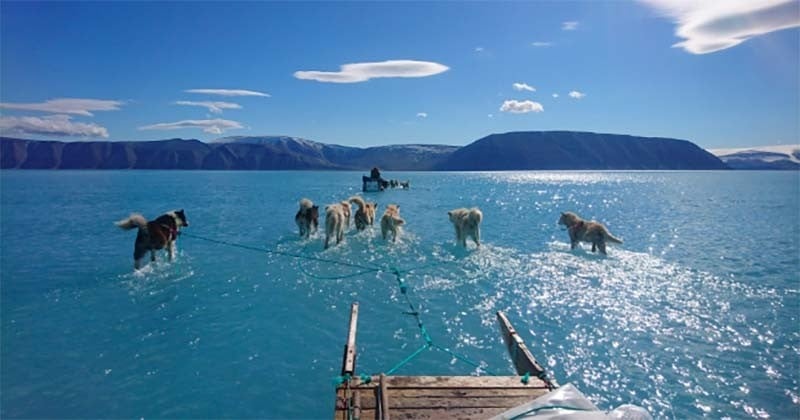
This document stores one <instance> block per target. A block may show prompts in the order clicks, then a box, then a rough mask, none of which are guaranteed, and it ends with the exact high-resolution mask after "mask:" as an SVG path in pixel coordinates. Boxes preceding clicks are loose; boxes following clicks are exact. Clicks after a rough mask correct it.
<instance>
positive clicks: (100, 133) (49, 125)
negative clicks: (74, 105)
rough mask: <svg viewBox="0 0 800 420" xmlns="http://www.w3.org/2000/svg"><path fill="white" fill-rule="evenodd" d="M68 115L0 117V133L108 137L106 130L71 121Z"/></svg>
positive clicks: (91, 124)
mask: <svg viewBox="0 0 800 420" xmlns="http://www.w3.org/2000/svg"><path fill="white" fill-rule="evenodd" d="M71 119H72V117H71V116H69V115H46V116H44V117H0V133H3V134H4V135H22V136H32V135H33V136H35V135H40V136H41V135H46V136H59V137H102V138H107V137H108V130H106V128H105V127H101V126H99V125H97V124H93V123H88V124H87V123H78V122H72V121H71Z"/></svg>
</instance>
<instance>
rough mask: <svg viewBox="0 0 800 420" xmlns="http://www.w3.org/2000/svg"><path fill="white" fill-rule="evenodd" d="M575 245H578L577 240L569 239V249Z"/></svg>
mask: <svg viewBox="0 0 800 420" xmlns="http://www.w3.org/2000/svg"><path fill="white" fill-rule="evenodd" d="M576 246H578V242H576V241H570V243H569V249H571V250H574V249H575V247H576Z"/></svg>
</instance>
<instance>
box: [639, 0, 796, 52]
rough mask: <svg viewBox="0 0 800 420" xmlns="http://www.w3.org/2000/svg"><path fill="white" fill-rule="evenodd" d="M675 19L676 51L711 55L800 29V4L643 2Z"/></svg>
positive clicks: (779, 0)
mask: <svg viewBox="0 0 800 420" xmlns="http://www.w3.org/2000/svg"><path fill="white" fill-rule="evenodd" d="M640 1H642V2H644V3H645V4H648V5H650V6H652V7H654V8H656V9H657V10H659V11H660V12H661V13H663V14H664V15H666V16H669V17H671V18H673V19H674V21H675V23H676V24H677V27H676V29H675V35H677V36H678V37H680V38H684V39H685V40H684V41H681V42H678V43H676V44H674V45H673V47H680V48H683V49H684V50H686V51H687V52H689V53H692V54H708V53H712V52H716V51H721V50H724V49H727V48H731V47H735V46H736V45H739V44H741V43H742V42H744V41H747V40H748V39H750V38H753V37H756V36H759V35H763V34H767V33H770V32H774V31H778V30H781V29H788V28H794V27H797V26H800V13H799V12H800V3H797V2H796V1H794V0H724V1H696V0H640Z"/></svg>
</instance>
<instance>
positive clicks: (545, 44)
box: [531, 41, 553, 48]
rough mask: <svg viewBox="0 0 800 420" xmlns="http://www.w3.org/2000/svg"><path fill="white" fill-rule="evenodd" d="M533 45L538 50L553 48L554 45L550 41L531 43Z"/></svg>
mask: <svg viewBox="0 0 800 420" xmlns="http://www.w3.org/2000/svg"><path fill="white" fill-rule="evenodd" d="M531 45H533V46H534V47H537V48H545V47H552V46H553V43H552V42H550V41H535V42H531Z"/></svg>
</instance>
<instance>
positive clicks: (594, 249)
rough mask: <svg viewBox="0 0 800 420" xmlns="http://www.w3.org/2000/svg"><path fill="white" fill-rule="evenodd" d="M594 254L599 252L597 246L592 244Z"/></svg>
mask: <svg viewBox="0 0 800 420" xmlns="http://www.w3.org/2000/svg"><path fill="white" fill-rule="evenodd" d="M592 252H597V244H596V243H594V242H592Z"/></svg>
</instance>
